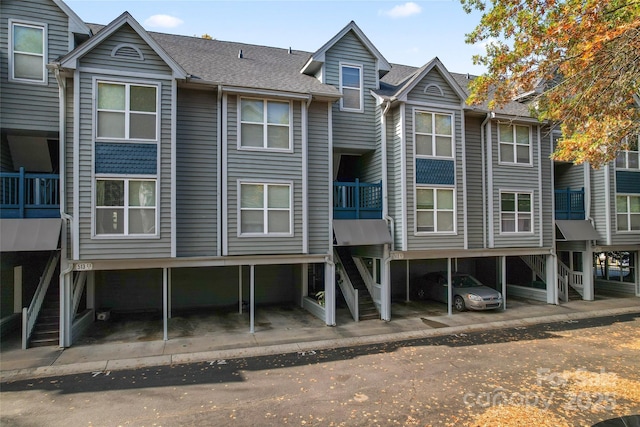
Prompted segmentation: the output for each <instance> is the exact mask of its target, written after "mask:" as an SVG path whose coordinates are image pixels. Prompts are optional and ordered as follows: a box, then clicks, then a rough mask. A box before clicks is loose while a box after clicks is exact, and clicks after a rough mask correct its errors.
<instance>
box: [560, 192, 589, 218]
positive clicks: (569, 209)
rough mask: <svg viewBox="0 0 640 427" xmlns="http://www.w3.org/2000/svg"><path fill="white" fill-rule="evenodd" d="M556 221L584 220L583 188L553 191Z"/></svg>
mask: <svg viewBox="0 0 640 427" xmlns="http://www.w3.org/2000/svg"><path fill="white" fill-rule="evenodd" d="M555 205H556V219H585V212H584V188H582V189H580V190H571V189H569V188H567V189H566V190H556V191H555Z"/></svg>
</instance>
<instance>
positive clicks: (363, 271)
mask: <svg viewBox="0 0 640 427" xmlns="http://www.w3.org/2000/svg"><path fill="white" fill-rule="evenodd" d="M353 262H354V263H355V264H356V267H357V268H358V272H359V273H360V276H361V277H362V280H363V281H364V284H365V286H366V287H367V290H368V291H369V295H371V299H372V300H373V302H374V304H375V306H376V309H377V310H378V313H379V312H380V306H381V304H382V301H381V299H382V286H381V285H379V284H377V283H375V282H374V281H373V277H371V272H369V269H368V268H367V266H366V265H365V264H364V261H363V260H362V259H361V258H357V257H356V258H353Z"/></svg>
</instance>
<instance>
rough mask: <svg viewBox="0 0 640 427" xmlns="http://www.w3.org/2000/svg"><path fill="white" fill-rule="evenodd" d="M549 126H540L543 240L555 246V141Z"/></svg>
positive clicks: (549, 245) (548, 245)
mask: <svg viewBox="0 0 640 427" xmlns="http://www.w3.org/2000/svg"><path fill="white" fill-rule="evenodd" d="M549 135H550V133H549V130H548V129H547V128H542V127H541V128H540V160H541V161H540V165H541V166H542V170H541V173H542V227H543V230H542V239H543V240H542V242H543V246H544V247H553V242H554V240H555V224H554V222H553V221H554V217H555V213H554V210H553V208H554V205H553V203H554V200H553V199H554V192H553V190H554V188H553V160H551V153H552V151H553V149H552V147H553V143H552V141H551V138H550V136H549Z"/></svg>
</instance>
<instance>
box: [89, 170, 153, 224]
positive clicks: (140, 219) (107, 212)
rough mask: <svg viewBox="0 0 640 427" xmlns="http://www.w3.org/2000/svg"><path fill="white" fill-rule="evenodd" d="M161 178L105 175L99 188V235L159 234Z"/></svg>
mask: <svg viewBox="0 0 640 427" xmlns="http://www.w3.org/2000/svg"><path fill="white" fill-rule="evenodd" d="M156 196H157V181H156V180H155V179H140V178H116V177H113V178H112V177H104V178H103V177H101V178H97V179H96V187H95V235H96V236H147V237H148V236H154V235H157V227H156V221H157V211H158V208H157V197H156Z"/></svg>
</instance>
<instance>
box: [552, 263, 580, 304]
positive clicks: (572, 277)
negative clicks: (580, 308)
mask: <svg viewBox="0 0 640 427" xmlns="http://www.w3.org/2000/svg"><path fill="white" fill-rule="evenodd" d="M558 276H561V277H563V278H564V277H566V278H567V279H566V280H567V285H568V286H571V287H572V288H573V289H575V290H576V291H577V292H578V293H579V294H580V295H583V296H584V282H583V277H584V275H583V274H582V273H580V272H577V271H573V270H571V269H570V268H569V266H568V265H566V264H565V263H564V262H562V261H560V259H558Z"/></svg>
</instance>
